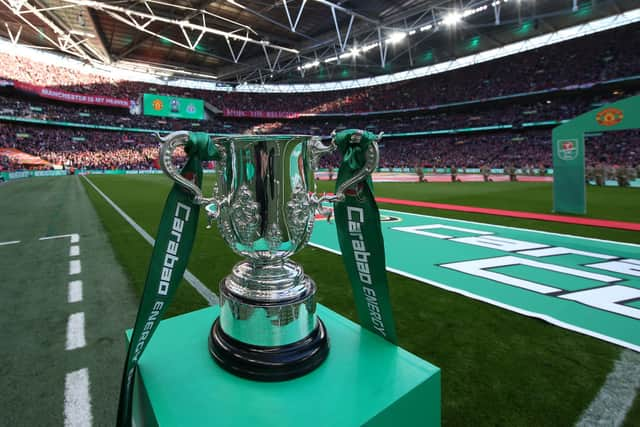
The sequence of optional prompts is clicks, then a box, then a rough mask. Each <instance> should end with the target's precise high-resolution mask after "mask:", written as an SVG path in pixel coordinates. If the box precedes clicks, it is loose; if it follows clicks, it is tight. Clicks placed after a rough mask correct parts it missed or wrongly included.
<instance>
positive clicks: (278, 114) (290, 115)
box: [222, 108, 300, 119]
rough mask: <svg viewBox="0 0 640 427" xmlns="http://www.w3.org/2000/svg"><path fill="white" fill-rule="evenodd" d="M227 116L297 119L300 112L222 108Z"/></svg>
mask: <svg viewBox="0 0 640 427" xmlns="http://www.w3.org/2000/svg"><path fill="white" fill-rule="evenodd" d="M222 114H223V115H224V116H225V117H252V118H256V119H297V118H298V117H300V113H295V112H293V111H245V110H236V109H233V108H225V109H224V110H222Z"/></svg>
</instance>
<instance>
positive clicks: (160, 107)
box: [142, 93, 204, 120]
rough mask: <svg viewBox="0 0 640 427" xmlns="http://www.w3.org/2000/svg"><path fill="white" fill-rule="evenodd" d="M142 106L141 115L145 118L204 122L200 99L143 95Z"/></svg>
mask: <svg viewBox="0 0 640 427" xmlns="http://www.w3.org/2000/svg"><path fill="white" fill-rule="evenodd" d="M142 106H143V113H144V114H145V115H147V116H160V117H173V118H176V119H191V120H204V101H203V100H202V99H194V98H181V97H178V96H165V95H155V94H151V93H145V94H143V96H142Z"/></svg>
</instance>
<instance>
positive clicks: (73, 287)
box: [67, 280, 82, 303]
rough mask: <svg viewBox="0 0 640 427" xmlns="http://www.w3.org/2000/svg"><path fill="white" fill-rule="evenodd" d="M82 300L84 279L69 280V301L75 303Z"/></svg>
mask: <svg viewBox="0 0 640 427" xmlns="http://www.w3.org/2000/svg"><path fill="white" fill-rule="evenodd" d="M80 301H82V280H74V281H73V282H69V295H68V297H67V302H69V303H74V302H80Z"/></svg>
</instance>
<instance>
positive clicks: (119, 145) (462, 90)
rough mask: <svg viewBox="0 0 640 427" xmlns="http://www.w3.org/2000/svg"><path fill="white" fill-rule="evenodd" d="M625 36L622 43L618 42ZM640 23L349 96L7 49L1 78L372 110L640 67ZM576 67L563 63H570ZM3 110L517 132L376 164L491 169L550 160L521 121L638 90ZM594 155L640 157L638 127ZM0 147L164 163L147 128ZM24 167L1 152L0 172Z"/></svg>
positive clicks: (113, 91) (607, 140)
mask: <svg viewBox="0 0 640 427" xmlns="http://www.w3.org/2000/svg"><path fill="white" fill-rule="evenodd" d="M619 40H625V43H619ZM629 49H632V50H633V49H640V24H634V25H629V26H626V27H621V28H618V29H615V30H611V31H607V32H604V33H600V34H596V35H592V36H589V37H585V38H581V39H576V40H571V41H567V42H564V43H560V44H557V45H553V46H549V47H545V48H541V49H537V50H535V51H531V52H526V53H522V54H519V55H513V56H510V57H507V58H503V59H499V60H495V61H491V62H488V63H483V64H479V65H476V66H473V67H468V68H465V69H460V70H455V71H451V72H447V73H442V74H438V75H434V76H431V77H427V78H422V79H415V80H410V81H405V82H401V83H396V84H391V85H386V86H376V87H370V88H366V89H358V90H352V91H343V92H323V93H308V94H268V95H265V94H246V93H239V92H214V91H202V90H195V89H184V88H175V87H170V86H157V85H149V84H146V83H140V82H125V81H115V80H111V79H109V78H107V77H104V76H98V75H92V74H86V73H83V72H80V71H77V70H71V69H68V68H63V67H59V66H53V65H45V64H42V63H39V62H35V61H33V60H31V59H28V58H24V57H17V56H13V55H7V54H3V53H0V61H2V63H3V66H2V67H1V68H0V79H2V78H8V79H15V80H20V81H26V82H28V83H32V84H36V85H43V86H55V87H57V88H60V89H63V90H67V91H76V92H84V93H93V94H99V95H108V96H113V97H127V98H130V99H137V98H138V96H139V95H140V94H141V93H144V92H156V93H166V94H172V95H179V96H186V97H196V98H202V99H205V100H207V101H208V102H209V103H211V104H213V105H214V106H216V107H218V108H225V107H227V108H233V109H240V110H262V111H296V112H316V113H327V112H366V111H379V110H393V109H406V108H418V107H427V106H433V105H437V104H446V103H451V102H456V101H470V100H477V99H486V98H491V97H497V96H502V95H509V94H515V93H522V92H530V91H539V90H542V89H550V88H560V87H568V86H575V85H579V84H582V83H593V82H599V81H606V80H609V79H612V78H620V77H626V76H633V75H640V56H639V55H629ZM569 62H570V63H571V67H567V66H566V64H567V63H569ZM0 90H1V92H0V94H1V95H0V115H9V116H12V117H23V118H32V119H42V120H52V121H63V122H73V123H80V124H87V125H106V126H116V127H120V128H145V129H159V130H195V131H205V132H209V133H253V134H272V133H287V134H316V135H328V134H329V133H330V132H331V131H332V130H334V129H338V130H339V129H343V128H360V129H367V130H371V131H374V132H380V131H384V132H385V133H386V134H387V135H388V134H397V133H409V132H418V131H434V130H442V129H456V128H471V127H480V126H492V125H511V126H513V129H512V130H509V131H499V132H491V133H487V132H482V133H466V134H457V135H441V136H425V137H415V138H395V139H394V138H385V139H384V140H383V144H382V148H381V161H380V166H381V167H409V168H412V167H416V166H417V165H421V166H423V167H449V166H451V165H456V166H457V167H460V168H465V167H466V168H478V167H480V166H483V165H488V166H491V167H495V168H500V167H505V166H508V165H512V166H515V167H527V166H534V167H538V166H540V165H544V166H545V167H551V163H552V162H551V146H550V144H551V142H550V132H549V130H548V129H547V130H544V131H531V130H528V131H527V129H525V128H523V127H522V124H523V123H525V122H541V121H547V120H563V119H570V118H573V117H575V116H577V115H579V114H581V113H583V112H586V111H589V110H591V109H593V108H594V107H595V106H597V105H600V104H602V103H604V102H611V101H615V100H617V99H619V98H621V97H626V96H630V95H632V94H633V93H634V91H633V89H628V88H627V89H626V91H618V90H615V91H613V92H611V91H608V92H605V91H604V89H603V88H600V89H598V90H597V91H596V90H595V89H594V90H588V91H581V92H579V93H578V92H574V93H567V92H564V95H561V94H560V93H556V94H551V95H548V96H543V95H538V96H529V97H525V98H519V99H518V100H515V99H512V100H511V101H509V102H491V103H487V102H484V103H480V104H475V105H467V106H464V107H458V108H451V107H449V108H439V109H435V110H422V111H415V112H411V113H404V114H393V115H390V114H387V115H375V116H364V117H363V116H359V117H328V116H324V117H313V118H309V117H304V118H299V119H294V120H274V119H268V120H267V119H251V118H228V117H222V116H217V115H209V116H208V117H207V118H206V119H205V120H201V121H188V120H176V119H163V118H157V117H152V116H144V115H135V114H129V111H128V110H126V109H119V108H104V107H94V106H85V105H77V104H68V103H61V102H53V101H49V100H45V99H42V98H38V97H36V96H28V95H27V94H24V93H22V92H18V91H15V90H12V89H10V88H4V89H3V88H0ZM589 144H590V148H588V149H587V163H588V164H595V163H597V162H601V163H606V164H612V165H614V164H622V163H633V164H635V163H640V136H639V133H638V132H635V133H634V132H626V133H614V134H605V135H604V136H602V137H599V138H595V139H593V140H589ZM0 146H5V147H14V148H17V149H19V150H22V151H24V152H26V153H29V154H33V155H36V156H39V157H41V158H43V159H44V160H47V161H50V162H52V163H54V164H59V165H63V166H65V167H72V166H73V167H75V168H98V169H148V168H153V167H155V166H157V162H156V157H157V140H156V139H155V137H153V136H152V135H150V134H146V133H139V132H124V131H97V130H89V129H81V128H68V127H53V126H37V125H27V124H25V125H19V124H2V123H1V122H0ZM337 165H338V158H337V156H328V157H325V158H323V160H322V163H321V166H323V167H337ZM15 167H17V165H15V164H12V163H11V161H10V159H8V158H3V159H0V170H7V169H12V168H15Z"/></svg>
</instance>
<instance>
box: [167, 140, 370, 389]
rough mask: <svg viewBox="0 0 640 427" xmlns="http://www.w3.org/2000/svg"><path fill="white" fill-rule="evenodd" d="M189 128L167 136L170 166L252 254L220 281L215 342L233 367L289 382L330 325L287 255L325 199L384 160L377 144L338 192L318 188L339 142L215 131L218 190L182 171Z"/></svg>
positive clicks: (308, 366) (241, 249)
mask: <svg viewBox="0 0 640 427" xmlns="http://www.w3.org/2000/svg"><path fill="white" fill-rule="evenodd" d="M188 139H189V133H188V132H185V131H180V132H174V133H172V134H170V135H168V136H167V137H166V138H163V139H162V141H163V144H162V146H161V151H160V163H161V167H162V169H163V171H164V172H165V173H166V174H167V175H169V176H170V177H171V178H172V179H173V180H174V181H176V182H177V183H179V184H180V185H181V186H182V187H184V188H185V189H187V190H188V191H190V192H192V193H193V195H194V203H197V204H201V205H206V206H207V207H206V210H207V213H208V215H209V217H210V218H213V219H217V223H218V229H219V231H220V234H221V236H222V237H223V239H224V240H225V242H226V243H227V245H229V246H230V247H231V249H232V250H233V251H234V252H236V253H237V254H239V255H241V256H242V257H244V260H243V261H241V262H239V263H237V264H236V265H235V266H234V267H233V268H232V271H231V274H229V275H228V276H226V277H225V278H223V279H222V280H221V282H220V286H219V297H220V315H219V317H218V318H217V319H216V320H215V322H214V323H213V326H212V328H211V332H210V335H209V351H210V353H211V355H212V357H213V358H214V359H215V360H216V362H217V363H218V364H219V365H220V366H221V367H222V368H224V369H226V370H227V371H229V372H231V373H233V374H235V375H238V376H241V377H245V378H249V379H254V380H260V381H282V380H287V379H292V378H296V377H299V376H301V375H304V374H306V373H308V372H310V371H312V370H313V369H315V368H316V367H318V366H319V365H320V364H321V363H322V362H323V361H324V360H325V358H326V357H327V355H328V353H329V342H328V337H327V332H326V329H325V327H324V324H323V323H322V321H321V320H320V319H319V317H318V316H317V314H316V299H315V294H316V285H315V283H314V281H313V280H312V279H311V278H310V277H309V276H307V275H306V274H305V273H304V271H303V269H302V267H301V266H300V265H298V264H296V263H294V262H292V261H291V260H289V257H290V256H291V255H293V254H295V253H296V252H298V251H299V250H301V249H302V248H303V247H304V246H305V245H306V244H307V242H308V240H309V238H310V236H311V231H312V228H313V223H314V219H315V212H316V210H318V209H319V208H320V207H321V205H322V202H324V201H336V200H341V199H342V198H343V197H344V195H343V193H342V191H344V189H346V188H347V186H349V185H352V184H353V183H355V182H357V181H359V180H362V179H364V178H365V177H366V176H367V175H368V174H369V173H370V172H371V171H372V170H373V169H375V167H376V165H377V160H378V158H377V155H378V152H377V145H375V147H374V148H375V150H371V152H369V153H367V159H368V161H367V165H366V166H365V167H364V168H363V169H362V170H360V171H359V173H358V174H357V176H354V178H353V179H351V180H349V182H346V183H344V184H345V185H342V186H341V188H339V189H338V191H337V192H336V195H335V196H322V197H318V196H317V195H316V194H315V179H314V170H315V168H316V165H317V160H318V158H319V156H320V155H322V154H323V153H327V152H331V151H333V150H334V149H335V144H334V143H333V141H332V143H331V144H330V145H329V146H325V145H323V144H322V142H321V140H320V138H319V137H317V136H306V135H239V136H229V137H220V138H211V139H210V142H211V143H212V144H214V145H215V147H216V148H217V151H218V153H219V155H220V160H219V161H218V162H217V165H216V174H217V185H216V187H215V188H214V196H213V197H211V198H205V197H203V196H202V193H201V192H200V189H199V188H198V187H197V186H196V185H194V184H193V183H192V182H190V181H189V180H187V179H186V178H184V177H182V176H180V174H179V173H178V171H177V169H176V167H175V166H174V165H173V164H172V161H171V156H172V153H173V151H174V149H175V148H177V147H178V146H180V145H186V144H187V141H188Z"/></svg>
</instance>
